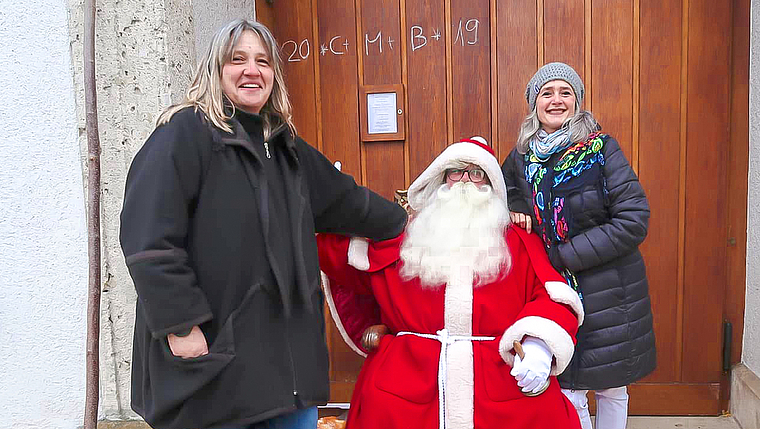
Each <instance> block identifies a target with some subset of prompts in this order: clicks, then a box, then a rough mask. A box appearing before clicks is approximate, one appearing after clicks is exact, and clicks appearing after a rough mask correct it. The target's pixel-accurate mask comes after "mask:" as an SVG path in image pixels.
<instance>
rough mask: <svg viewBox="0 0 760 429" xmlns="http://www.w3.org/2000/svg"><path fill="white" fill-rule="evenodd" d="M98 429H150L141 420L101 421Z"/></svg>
mask: <svg viewBox="0 0 760 429" xmlns="http://www.w3.org/2000/svg"><path fill="white" fill-rule="evenodd" d="M98 429H151V427H150V426H149V425H148V424H147V423H145V422H144V421H142V420H101V421H99V422H98Z"/></svg>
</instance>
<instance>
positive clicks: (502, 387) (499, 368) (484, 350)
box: [475, 341, 525, 402]
mask: <svg viewBox="0 0 760 429" xmlns="http://www.w3.org/2000/svg"><path fill="white" fill-rule="evenodd" d="M498 347H499V342H498V341H484V342H483V344H479V345H476V347H475V359H480V368H479V369H480V370H479V371H478V372H479V374H476V375H475V376H476V377H480V380H481V382H482V383H483V386H484V387H485V390H486V395H488V398H489V399H491V400H492V401H495V402H503V401H510V400H513V399H521V398H524V397H525V396H523V394H522V392H521V391H520V387H519V386H518V385H517V381H516V380H515V378H514V377H512V375H511V374H510V373H509V372H510V371H512V367H511V366H509V365H507V364H506V363H505V362H504V360H502V358H501V356H500V355H499V351H498ZM477 369H478V368H476V370H477ZM476 395H477V393H476Z"/></svg>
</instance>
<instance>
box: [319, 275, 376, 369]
mask: <svg viewBox="0 0 760 429" xmlns="http://www.w3.org/2000/svg"><path fill="white" fill-rule="evenodd" d="M319 274H320V275H321V276H322V289H324V292H325V299H326V300H327V306H328V307H329V308H330V316H332V319H333V322H335V327H336V328H338V332H340V336H341V337H342V338H343V341H344V342H345V343H346V344H348V347H350V348H351V350H353V351H355V352H356V353H357V354H359V355H360V356H361V357H367V353H364V352H363V351H362V349H360V348H359V346H358V345H357V344H356V343H354V341H353V340H352V339H351V337H349V336H348V332H346V328H345V327H344V326H343V322H341V320H340V316H339V315H338V310H337V309H336V308H335V300H333V297H332V292H331V291H330V279H328V278H327V276H326V275H325V273H323V272H322V271H320V272H319Z"/></svg>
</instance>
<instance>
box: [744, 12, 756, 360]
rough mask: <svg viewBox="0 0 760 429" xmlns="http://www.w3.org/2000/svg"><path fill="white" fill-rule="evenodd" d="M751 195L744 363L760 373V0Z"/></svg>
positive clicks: (752, 74) (752, 77)
mask: <svg viewBox="0 0 760 429" xmlns="http://www.w3.org/2000/svg"><path fill="white" fill-rule="evenodd" d="M749 83H750V87H749V105H750V108H749V144H750V147H749V195H748V196H747V203H748V204H747V225H749V227H748V230H747V294H746V302H745V307H744V308H746V311H745V312H744V345H743V347H742V362H744V364H745V365H747V367H748V368H749V369H751V370H752V371H753V372H754V373H755V374H760V311H758V309H760V228H758V227H757V225H758V222H760V0H752V9H751V16H750V64H749Z"/></svg>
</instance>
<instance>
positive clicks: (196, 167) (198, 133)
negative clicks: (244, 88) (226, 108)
mask: <svg viewBox="0 0 760 429" xmlns="http://www.w3.org/2000/svg"><path fill="white" fill-rule="evenodd" d="M206 137H208V139H209V141H206V142H205V143H207V146H208V147H209V148H210V134H209V133H208V131H207V128H206V127H205V125H204V124H203V123H202V122H201V120H200V119H199V118H197V117H196V116H195V113H193V112H192V110H191V109H186V110H184V111H181V112H179V113H177V114H175V116H174V117H173V118H172V120H171V121H170V122H169V123H167V124H165V125H162V126H160V127H158V128H157V129H156V130H155V131H154V132H153V134H152V135H151V136H150V138H149V139H148V141H147V142H146V143H145V145H144V146H143V147H142V149H141V150H140V151H139V152H138V153H137V155H136V156H135V158H134V160H133V162H132V166H131V167H130V169H129V174H128V175H127V183H126V190H125V194H124V206H123V209H122V212H121V231H120V241H121V247H122V250H123V252H124V256H125V258H126V262H127V267H128V268H129V273H130V275H131V276H132V279H133V280H134V283H135V288H136V290H137V299H138V301H139V304H140V306H139V309H138V311H142V312H143V316H144V317H145V320H146V323H147V326H148V328H149V329H150V331H151V334H152V335H153V337H155V338H160V337H163V336H166V335H168V334H170V333H174V332H180V331H183V330H186V329H188V328H190V327H192V326H194V325H198V324H200V323H202V322H205V321H207V320H210V319H211V317H212V314H211V309H210V307H209V305H208V302H207V301H206V297H205V295H204V294H203V292H202V291H201V290H200V289H199V288H198V286H197V282H196V275H195V272H194V270H193V267H192V265H191V263H190V260H189V257H188V252H187V250H186V247H185V246H186V245H187V233H188V227H189V223H190V222H189V218H190V212H191V210H192V207H193V206H194V201H195V199H196V198H197V196H198V192H199V189H200V184H201V175H202V168H203V167H202V166H203V165H204V162H203V161H202V156H201V155H200V151H199V146H201V145H202V142H201V140H203V139H204V138H206ZM209 152H210V149H209Z"/></svg>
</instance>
